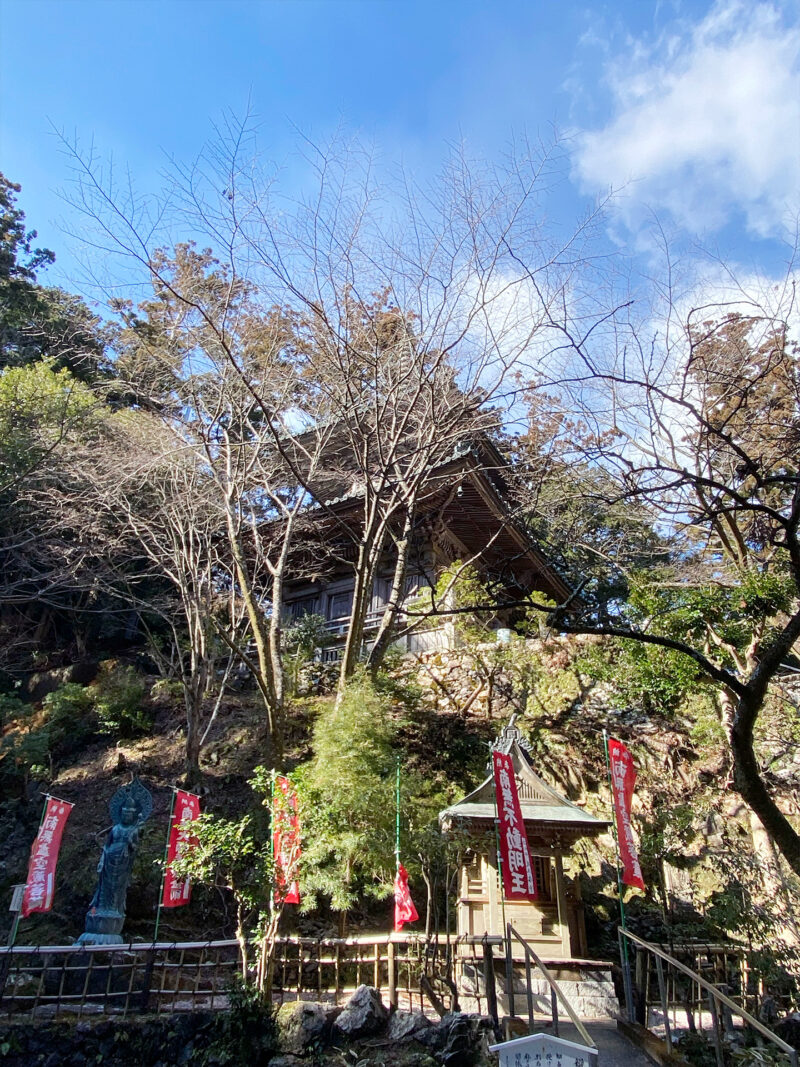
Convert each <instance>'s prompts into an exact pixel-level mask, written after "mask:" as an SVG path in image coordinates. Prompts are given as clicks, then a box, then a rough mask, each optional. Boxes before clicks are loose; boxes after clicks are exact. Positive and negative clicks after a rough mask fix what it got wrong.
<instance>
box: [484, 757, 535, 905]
mask: <svg viewBox="0 0 800 1067" xmlns="http://www.w3.org/2000/svg"><path fill="white" fill-rule="evenodd" d="M492 766H493V769H494V789H495V795H496V797H497V817H498V819H499V822H500V826H499V833H500V855H501V857H502V861H503V892H504V894H505V898H506V900H535V899H536V895H537V889H536V872H535V870H534V867H533V861H532V860H531V854H530V851H529V849H528V837H527V834H526V833H525V823H524V822H523V821H522V809H521V808H520V803H519V794H518V793H517V782H516V779H515V777H514V765H513V763H512V761H511V757H510V756H508V755H506V754H505V753H503V752H493V753H492Z"/></svg>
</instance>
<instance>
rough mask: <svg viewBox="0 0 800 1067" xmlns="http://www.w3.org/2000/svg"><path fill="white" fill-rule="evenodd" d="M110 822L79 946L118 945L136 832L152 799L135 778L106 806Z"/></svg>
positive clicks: (148, 815)
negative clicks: (110, 825)
mask: <svg viewBox="0 0 800 1067" xmlns="http://www.w3.org/2000/svg"><path fill="white" fill-rule="evenodd" d="M108 807H109V811H110V812H111V819H112V822H113V825H112V827H111V829H110V830H109V832H108V837H107V838H106V843H105V845H104V846H103V853H102V855H101V856H100V862H99V863H98V865H97V876H98V877H97V888H96V889H95V891H94V896H93V897H92V900H91V903H90V904H89V910H88V912H87V913H86V929H85V931H84V932H83V933H82V934H81V936H80V937H79V938H78V941H77V944H79V945H121V944H123V941H122V936H121V935H122V925H123V923H124V922H125V897H126V895H127V892H128V884H129V882H130V880H131V870H132V869H133V857H134V855H135V853H136V846H137V845H138V843H139V833H140V831H141V828H142V826H143V824H144V823H145V822H146V821H147V819H149V818H150V814H151V812H152V810H153V798H152V796H151V795H150V793H149V792H148V790H147V789H145V787H144V786H143V785H142V783H141V782H140V781H139V779H138V778H134V779H133V781H132V782H131V783H130V785H124V786H123V787H122V788H121V789H118V790H117V792H116V793H115V794H114V796H113V797H112V798H111V802H110V803H109V805H108Z"/></svg>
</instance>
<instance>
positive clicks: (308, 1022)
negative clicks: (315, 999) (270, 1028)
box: [275, 1002, 330, 1053]
mask: <svg viewBox="0 0 800 1067" xmlns="http://www.w3.org/2000/svg"><path fill="white" fill-rule="evenodd" d="M275 1022H276V1024H277V1027H278V1039H279V1041H280V1047H281V1049H282V1051H283V1052H288V1053H302V1052H304V1051H305V1050H306V1049H307V1048H310V1047H311V1046H312V1045H314V1044H320V1043H321V1042H323V1041H324V1040H325V1037H326V1036H327V1033H328V1031H329V1029H330V1026H329V1023H328V1018H327V1014H326V1010H325V1007H324V1006H323V1005H322V1004H304V1003H300V1002H297V1003H294V1004H281V1006H280V1008H278V1011H277V1014H276V1016H275Z"/></svg>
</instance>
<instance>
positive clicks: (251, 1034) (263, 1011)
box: [208, 977, 278, 1067]
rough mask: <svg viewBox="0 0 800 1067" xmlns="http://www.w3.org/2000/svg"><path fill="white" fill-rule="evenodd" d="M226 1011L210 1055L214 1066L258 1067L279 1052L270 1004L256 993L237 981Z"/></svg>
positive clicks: (232, 986) (230, 994)
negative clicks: (242, 1066)
mask: <svg viewBox="0 0 800 1067" xmlns="http://www.w3.org/2000/svg"><path fill="white" fill-rule="evenodd" d="M228 1002H229V1010H228V1011H226V1012H223V1013H222V1014H221V1016H220V1028H221V1033H219V1035H218V1036H217V1037H216V1038H215V1039H214V1041H213V1042H212V1044H211V1046H210V1048H209V1050H208V1051H209V1053H210V1054H211V1057H212V1058H213V1062H214V1063H219V1064H221V1065H227V1064H231V1065H234V1064H235V1065H238V1064H242V1063H246V1064H248V1065H249V1067H261V1065H262V1064H267V1063H269V1061H270V1058H271V1057H272V1056H273V1055H274V1054H275V1053H276V1052H277V1051H278V1030H277V1026H276V1022H275V1013H274V1011H273V1009H272V1005H271V1004H269V1003H268V1002H267V1001H265V999H264V997H263V996H262V995H261V994H260V993H259V992H258V990H257V989H256V988H255V987H254V986H253V985H250V984H249V983H247V982H244V981H242V979H240V978H238V977H237V978H236V979H235V980H234V982H233V984H232V985H231V988H230V990H229V992H228Z"/></svg>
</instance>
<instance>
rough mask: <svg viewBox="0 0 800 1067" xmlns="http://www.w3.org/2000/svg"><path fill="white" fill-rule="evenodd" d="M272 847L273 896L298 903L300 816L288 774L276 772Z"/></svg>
mask: <svg viewBox="0 0 800 1067" xmlns="http://www.w3.org/2000/svg"><path fill="white" fill-rule="evenodd" d="M272 851H273V855H274V857H275V899H276V901H277V902H278V903H283V904H299V903H300V883H299V881H298V880H297V868H298V865H299V863H300V820H299V818H298V816H297V793H296V792H295V790H294V787H293V786H292V783H291V782H290V781H289V779H288V778H286V777H284V776H283V775H278V776H277V777H276V779H275V793H274V795H273V799H272Z"/></svg>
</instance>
